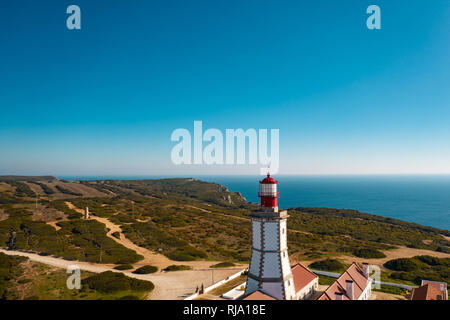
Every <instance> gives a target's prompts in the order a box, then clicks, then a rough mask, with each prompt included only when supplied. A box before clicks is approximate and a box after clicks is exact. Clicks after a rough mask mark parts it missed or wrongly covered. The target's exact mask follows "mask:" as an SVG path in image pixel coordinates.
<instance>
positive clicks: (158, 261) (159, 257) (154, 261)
mask: <svg viewBox="0 0 450 320" xmlns="http://www.w3.org/2000/svg"><path fill="white" fill-rule="evenodd" d="M66 204H67V206H68V207H69V208H70V209H73V210H76V211H78V212H80V213H82V214H84V211H83V210H82V209H79V208H77V207H75V206H74V205H73V204H72V203H71V202H69V201H66ZM91 219H94V220H97V221H98V222H101V223H103V224H105V225H106V227H107V228H108V229H110V231H109V232H108V233H107V236H108V237H109V238H111V239H113V240H114V241H116V242H117V243H119V244H121V245H122V246H124V247H126V248H128V249H131V250H133V251H136V253H138V254H140V255H142V256H143V257H144V260H141V261H139V262H137V263H135V264H134V266H135V267H139V266H142V265H152V266H155V267H158V269H159V270H160V271H159V272H162V271H161V270H162V269H164V268H166V267H168V266H170V265H174V264H175V265H188V266H191V267H192V268H193V269H205V268H209V267H210V266H211V265H213V264H216V263H219V262H222V261H175V260H171V259H169V258H167V257H166V256H165V255H163V254H160V253H156V252H153V251H150V250H148V249H146V248H143V247H140V246H138V245H136V244H135V243H133V242H132V241H131V240H130V239H128V238H126V237H125V235H124V234H123V232H122V229H121V228H120V226H119V225H117V224H114V223H112V222H111V221H109V220H108V219H106V218H101V217H98V216H95V215H93V214H91ZM114 232H118V233H119V236H120V239H118V238H116V237H114V236H113V235H112V234H113V233H114ZM243 267H244V265H239V266H237V268H241V269H242V268H243Z"/></svg>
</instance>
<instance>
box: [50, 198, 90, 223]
mask: <svg viewBox="0 0 450 320" xmlns="http://www.w3.org/2000/svg"><path fill="white" fill-rule="evenodd" d="M45 204H46V205H47V206H48V207H49V208H53V209H56V210H59V211H61V212H64V213H65V214H67V218H68V219H78V218H81V217H82V216H83V215H82V214H81V213H79V212H78V211H75V210H73V209H70V208H69V207H68V206H67V204H66V203H65V201H64V200H54V201H49V202H47V203H45Z"/></svg>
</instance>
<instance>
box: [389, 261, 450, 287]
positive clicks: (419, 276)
mask: <svg viewBox="0 0 450 320" xmlns="http://www.w3.org/2000/svg"><path fill="white" fill-rule="evenodd" d="M384 266H385V267H386V268H388V269H390V270H393V271H394V272H392V273H391V274H390V278H392V279H400V280H405V281H411V282H413V283H415V284H417V285H420V283H421V281H422V280H423V279H425V280H432V281H444V282H447V283H448V282H450V258H435V257H431V256H416V257H413V258H400V259H395V260H389V261H388V262H386V263H385V264H384Z"/></svg>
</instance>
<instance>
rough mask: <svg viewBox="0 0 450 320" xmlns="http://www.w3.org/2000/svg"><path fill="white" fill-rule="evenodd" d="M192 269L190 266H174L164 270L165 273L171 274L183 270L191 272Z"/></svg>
mask: <svg viewBox="0 0 450 320" xmlns="http://www.w3.org/2000/svg"><path fill="white" fill-rule="evenodd" d="M191 269H192V268H191V267H190V266H186V265H183V264H180V265H175V264H173V265H171V266H168V267H167V268H165V269H163V271H166V272H170V271H182V270H191Z"/></svg>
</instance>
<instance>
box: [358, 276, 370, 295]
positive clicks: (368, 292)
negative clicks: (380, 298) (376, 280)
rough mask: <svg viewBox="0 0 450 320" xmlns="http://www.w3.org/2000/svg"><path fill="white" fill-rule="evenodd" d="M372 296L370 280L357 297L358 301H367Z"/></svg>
mask: <svg viewBox="0 0 450 320" xmlns="http://www.w3.org/2000/svg"><path fill="white" fill-rule="evenodd" d="M371 294H372V279H369V281H368V282H367V286H366V288H365V289H364V291H363V292H362V293H361V295H360V296H359V298H358V300H369V299H370V296H371Z"/></svg>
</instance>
